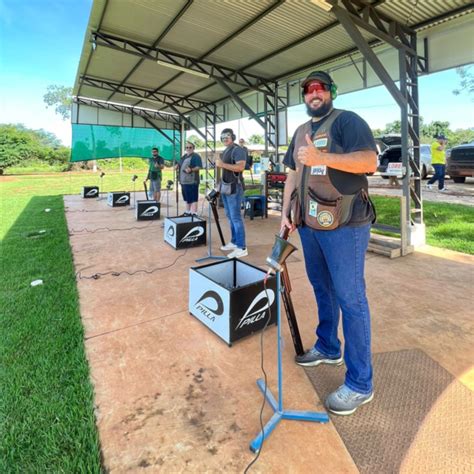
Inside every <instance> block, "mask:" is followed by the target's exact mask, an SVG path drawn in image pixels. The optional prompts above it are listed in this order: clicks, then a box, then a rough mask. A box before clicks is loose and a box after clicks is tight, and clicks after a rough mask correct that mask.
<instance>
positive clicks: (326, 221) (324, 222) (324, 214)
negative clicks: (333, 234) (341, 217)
mask: <svg viewBox="0 0 474 474" xmlns="http://www.w3.org/2000/svg"><path fill="white" fill-rule="evenodd" d="M316 219H317V220H318V222H319V225H320V226H321V227H330V226H331V225H332V223H333V222H334V216H333V215H332V214H331V213H330V212H329V211H321V212H320V213H319V214H318V216H317V217H316Z"/></svg>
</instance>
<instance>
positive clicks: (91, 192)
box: [81, 186, 99, 199]
mask: <svg viewBox="0 0 474 474" xmlns="http://www.w3.org/2000/svg"><path fill="white" fill-rule="evenodd" d="M81 196H82V197H83V198H84V199H90V198H96V197H99V186H83V187H82V193H81Z"/></svg>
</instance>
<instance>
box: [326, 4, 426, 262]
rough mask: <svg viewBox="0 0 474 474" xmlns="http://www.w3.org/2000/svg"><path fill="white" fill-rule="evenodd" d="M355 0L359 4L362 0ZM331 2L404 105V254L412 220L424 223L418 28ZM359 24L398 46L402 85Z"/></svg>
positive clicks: (384, 80) (357, 42)
mask: <svg viewBox="0 0 474 474" xmlns="http://www.w3.org/2000/svg"><path fill="white" fill-rule="evenodd" d="M353 1H354V3H355V4H358V5H359V4H360V1H359V0H353ZM329 2H330V3H331V4H333V8H332V10H331V11H332V13H334V15H335V16H336V18H337V19H338V20H339V22H340V24H341V25H342V27H343V28H344V29H345V30H346V32H347V34H348V35H349V36H350V37H351V39H352V40H353V41H354V43H355V44H356V46H357V47H358V48H359V50H360V51H361V53H362V54H363V56H364V59H366V60H367V62H368V63H369V65H370V66H371V67H372V69H373V70H374V72H375V73H376V74H377V76H378V77H379V79H380V80H381V81H382V83H383V84H384V85H385V87H386V88H387V89H388V91H389V92H390V94H391V95H392V97H393V98H394V99H395V101H396V102H397V104H398V105H399V107H400V117H401V135H402V144H401V145H402V162H403V167H404V169H405V170H406V173H405V177H404V179H403V196H404V198H405V199H404V202H405V203H406V204H405V206H406V209H404V212H403V213H402V214H403V215H405V216H406V219H403V222H400V228H401V246H402V248H401V254H402V255H404V254H405V253H406V249H407V248H408V246H409V245H411V244H413V243H414V242H413V240H414V239H412V235H411V234H410V231H411V226H412V224H413V223H415V224H421V225H422V224H423V212H422V200H421V170H420V137H419V107H418V80H417V74H418V72H417V68H418V67H423V64H422V63H421V61H420V58H419V57H418V56H417V52H416V32H415V31H414V30H411V29H409V28H407V27H405V26H404V25H400V24H399V23H397V22H395V21H393V20H390V24H389V27H388V28H386V27H385V25H384V24H383V22H384V21H385V22H387V21H388V20H387V18H385V17H380V18H379V17H378V16H377V12H376V11H375V10H374V9H372V10H371V11H370V18H371V20H372V22H373V23H374V25H369V24H368V20H364V19H363V18H361V17H358V16H356V13H355V10H354V8H349V7H350V3H351V2H350V1H349V0H344V5H345V6H346V8H349V10H350V11H347V10H345V9H343V8H341V7H340V6H338V5H336V4H335V2H333V1H332V0H329ZM356 24H357V25H358V26H360V27H363V28H364V29H366V30H368V31H370V32H371V33H374V34H376V35H377V36H379V38H381V39H382V40H384V41H386V42H388V43H389V44H390V45H392V46H394V47H395V48H397V50H398V57H399V77H400V88H398V87H397V85H396V84H395V82H394V81H393V79H392V78H391V76H390V74H389V73H388V71H387V70H386V69H385V67H384V66H383V64H382V63H381V62H380V60H379V59H378V58H377V56H376V55H375V53H374V52H373V50H372V48H371V47H370V45H369V44H368V42H367V41H366V40H365V39H364V37H363V36H362V34H361V33H360V31H359V30H358V28H357V27H356V26H355V25H356ZM388 36H390V38H388ZM410 197H411V199H410ZM412 203H413V208H412ZM421 225H420V226H419V227H420V229H419V232H423V230H422V229H421V228H422V226H421ZM416 240H417V241H418V242H419V241H423V240H424V235H423V236H422V237H421V238H420V236H418V237H417V238H416Z"/></svg>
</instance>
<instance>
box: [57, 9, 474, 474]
mask: <svg viewBox="0 0 474 474" xmlns="http://www.w3.org/2000/svg"><path fill="white" fill-rule="evenodd" d="M473 10H474V9H473V7H472V4H471V3H470V2H467V1H461V0H446V1H443V2H433V1H428V0H420V1H418V2H400V1H396V0H375V1H365V0H341V1H337V0H312V1H291V0H287V1H284V0H265V1H255V2H244V1H239V0H234V1H228V2H216V1H213V0H194V1H193V0H157V1H154V2H141V1H134V0H129V1H126V0H95V1H94V3H93V7H92V12H91V16H90V20H89V25H88V29H87V32H86V35H85V41H84V46H83V50H82V55H81V58H80V63H79V67H78V73H77V79H76V83H75V88H74V94H75V98H74V104H73V111H72V127H73V144H72V150H73V151H72V160H73V161H83V160H100V159H101V158H108V157H111V156H134V157H136V156H138V157H143V158H149V157H150V150H151V147H152V146H157V147H158V148H159V149H160V154H161V155H162V156H163V157H164V158H165V159H166V160H167V161H169V162H171V163H173V164H174V163H175V162H176V160H178V159H179V157H180V156H182V155H183V154H184V142H185V139H186V137H187V136H188V135H189V134H190V133H193V134H197V135H198V136H200V137H201V138H202V139H203V140H204V142H205V150H204V153H202V159H203V168H204V171H203V175H204V176H203V178H204V179H203V182H204V183H205V186H206V189H205V196H206V197H207V199H205V196H203V195H201V196H200V202H202V203H203V206H202V209H204V208H205V206H206V211H207V212H204V214H207V215H202V214H203V212H201V216H200V217H199V218H197V219H196V222H198V223H199V226H200V227H199V228H200V229H201V230H198V231H192V232H195V233H194V234H192V235H191V237H193V241H192V242H187V243H186V242H185V241H184V240H185V239H186V235H187V236H188V237H189V236H190V234H189V232H191V229H186V232H185V233H184V234H182V235H183V236H184V237H183V236H181V234H179V238H178V237H177V236H178V229H179V228H180V225H185V226H189V225H191V226H194V224H196V222H195V221H194V220H193V219H192V218H181V217H178V216H180V208H181V210H182V209H183V204H184V203H183V201H181V199H180V196H179V191H178V186H177V184H176V185H175V189H174V190H173V191H172V190H171V188H172V185H173V182H171V186H170V185H168V187H167V189H165V190H164V193H162V194H163V196H162V198H161V214H162V217H164V216H163V214H164V208H166V219H165V227H164V228H163V227H161V226H160V224H161V222H149V223H145V224H144V226H143V227H139V228H133V229H131V230H129V231H128V232H120V233H119V234H120V235H119V236H118V237H116V236H117V235H118V234H115V236H113V237H114V239H113V251H111V249H110V247H111V236H110V235H112V234H109V236H108V237H107V236H104V234H100V233H97V234H93V236H88V237H84V236H83V235H74V234H73V235H71V246H72V250H73V254H74V260H75V265H76V267H77V270H78V271H80V275H81V278H80V279H79V280H78V289H79V294H80V300H81V313H82V317H83V322H84V327H85V336H86V342H85V345H86V349H87V354H88V358H89V363H90V367H91V376H92V382H93V385H94V394H95V403H96V406H97V424H98V428H99V435H100V441H101V447H102V453H103V461H104V467H105V468H106V469H107V470H110V471H111V472H114V471H115V472H122V471H126V470H139V469H141V468H145V467H146V468H150V469H151V470H152V472H224V471H225V472H243V470H244V469H245V467H246V466H247V465H248V464H249V463H250V462H251V461H252V459H253V457H254V456H255V454H254V453H256V452H260V457H259V459H258V461H257V463H256V464H255V466H254V467H252V470H255V472H309V471H313V470H318V471H319V470H320V471H321V472H357V471H360V472H396V471H403V472H413V471H417V472H435V471H437V470H438V471H439V470H440V469H441V468H440V466H445V467H446V466H453V469H454V470H455V471H459V472H460V471H462V469H464V468H466V467H467V466H468V465H469V463H471V462H472V459H469V458H470V455H472V446H469V440H468V439H466V438H468V437H466V436H464V435H462V433H468V432H469V431H470V430H472V422H473V421H472V411H471V415H470V417H469V416H467V413H468V412H469V407H471V408H472V392H471V391H470V390H469V389H468V388H467V386H468V378H469V375H466V374H467V373H468V369H469V367H470V365H471V364H472V355H473V352H472V347H471V345H470V344H469V341H468V339H467V338H465V337H464V334H465V333H468V332H469V331H470V330H471V329H472V322H470V321H471V317H470V315H469V309H468V308H469V305H468V304H466V302H467V297H466V295H468V294H469V293H470V291H472V288H471V289H469V286H470V285H469V281H471V282H472V267H470V268H471V270H470V269H469V262H468V261H467V260H466V259H463V257H460V256H456V255H454V254H455V253H454V252H451V253H449V252H447V251H446V252H441V251H437V250H436V249H433V248H428V249H427V248H426V247H424V244H425V228H424V223H423V204H422V195H421V194H422V189H421V173H420V139H419V125H420V124H419V120H420V110H419V104H418V98H419V85H418V77H419V76H420V75H424V74H430V73H433V72H436V71H441V70H444V69H448V68H452V67H455V66H458V65H463V64H467V63H470V62H472V59H473V58H472V42H470V40H469V38H472V37H474V31H473V19H474V13H473ZM313 70H324V71H327V72H328V73H329V74H331V77H332V78H333V79H334V82H335V83H336V84H337V88H338V93H339V95H342V94H345V93H349V92H354V91H358V90H362V89H368V88H372V87H375V86H379V85H383V86H385V87H386V88H387V90H388V91H389V92H390V94H391V96H392V97H393V99H394V101H395V102H396V103H397V104H398V106H399V107H400V120H401V127H402V130H401V131H402V133H401V136H402V161H403V168H404V169H405V170H406V172H405V173H404V175H403V177H402V180H403V185H402V189H401V191H400V195H399V200H400V226H399V227H398V228H391V229H389V230H391V231H394V232H396V233H398V235H399V238H396V239H382V238H380V237H377V236H376V235H373V236H372V239H371V243H370V249H371V250H372V251H373V252H369V253H368V254H367V259H366V260H367V261H366V267H367V268H366V279H367V288H368V297H369V302H370V305H371V313H372V331H373V352H374V373H375V384H376V389H375V393H376V397H375V398H374V401H373V402H372V403H371V404H370V405H367V407H364V408H363V409H361V410H360V411H358V412H357V414H355V415H354V416H353V417H332V418H331V419H330V418H329V416H328V415H327V413H326V410H325V408H324V406H323V403H322V401H323V400H324V398H325V397H326V396H327V394H328V393H330V392H331V391H333V390H334V389H335V388H337V386H338V384H339V382H341V383H342V380H343V378H344V369H343V368H342V367H341V368H334V367H332V368H331V367H329V368H327V367H317V368H308V369H303V368H302V367H299V366H296V365H295V364H294V356H295V353H296V354H298V353H301V352H302V351H303V348H308V347H310V345H311V344H313V342H314V324H315V321H316V317H317V313H316V311H317V310H316V304H315V301H314V296H313V291H312V287H311V285H310V284H309V281H308V279H307V277H306V273H305V266H304V259H303V252H302V246H301V243H300V241H299V237H298V235H297V233H296V232H295V233H294V234H292V236H291V244H289V243H288V240H287V238H288V236H287V235H276V234H279V231H280V211H281V198H282V194H281V193H282V191H283V189H284V183H285V170H284V166H283V157H284V150H283V149H282V147H284V146H285V147H286V146H287V145H288V143H287V140H288V126H287V110H288V108H289V107H291V106H294V105H298V104H300V103H302V95H301V86H300V85H301V82H302V81H303V80H304V78H305V77H307V75H308V73H309V72H311V71H313ZM335 106H336V107H337V100H336V102H335ZM246 117H247V118H249V119H252V120H254V121H255V122H256V123H258V124H259V125H260V126H261V128H262V132H263V134H264V137H265V151H264V155H265V156H266V157H267V158H268V160H271V161H272V163H274V165H275V166H274V169H273V171H272V172H271V173H268V174H267V175H265V177H264V178H263V181H262V186H264V187H265V188H266V190H265V192H264V195H266V196H268V195H270V196H271V199H270V200H268V199H265V201H264V207H265V210H264V212H262V209H261V208H260V211H261V212H260V213H259V214H256V215H257V216H258V217H257V218H255V219H252V220H249V219H245V225H246V232H247V242H248V248H249V256H248V257H247V258H246V259H245V261H239V260H226V257H225V255H224V254H222V253H221V252H220V251H219V250H218V248H219V247H220V245H221V244H224V243H225V241H226V239H225V238H224V236H223V233H226V234H227V235H228V233H229V232H228V226H227V222H226V221H225V216H224V213H223V212H222V211H221V210H220V209H219V207H218V205H217V197H216V196H215V195H213V190H214V188H215V184H216V183H215V181H216V176H215V167H214V163H215V160H216V143H217V139H218V137H217V132H216V127H217V126H218V125H220V124H223V123H226V122H229V121H232V120H236V119H241V118H246ZM173 169H174V167H173ZM102 178H103V180H102V181H105V180H106V178H107V177H105V178H104V177H102ZM99 188H100V194H103V193H104V192H105V190H104V183H103V182H101V183H100V185H99ZM107 191H108V192H109V199H112V201H110V203H111V205H112V206H116V205H117V204H118V203H119V201H120V200H121V199H125V198H123V196H126V195H127V196H128V200H127V202H126V203H124V204H123V205H124V206H125V205H127V206H129V205H130V204H131V202H130V194H129V193H128V194H123V195H122V197H118V198H117V199H116V198H115V195H116V194H117V192H118V191H120V190H112V189H108V190H107ZM262 191H263V189H262ZM88 192H89V190H86V189H85V190H84V192H83V193H84V195H83V197H88V196H87V193H88ZM170 192H174V193H175V196H174V197H173V195H172V196H171V199H170V196H169V194H170ZM134 194H135V193H133V196H132V197H133V199H132V200H133V202H135V197H134ZM146 194H147V193H146V192H145V199H146V200H148V199H149V196H146ZM94 197H96V196H94ZM65 199H66V203H65V204H66V206H67V208H68V209H70V210H81V209H82V210H86V211H94V213H85V212H84V213H82V212H77V213H70V214H67V218H68V225H69V227H70V228H79V227H80V226H81V225H82V226H83V225H84V224H86V223H87V225H88V226H90V225H96V226H97V227H100V226H103V225H104V222H105V223H107V226H108V227H110V228H112V227H114V228H117V227H119V226H122V227H127V226H128V227H130V223H131V222H132V221H133V222H134V223H135V224H137V223H136V222H135V218H137V219H138V217H135V216H136V215H137V216H138V214H136V212H138V211H135V213H134V212H132V211H130V212H126V210H125V209H124V208H123V207H122V208H117V209H115V207H113V208H112V207H111V208H109V207H107V205H106V203H105V202H101V201H100V200H97V199H87V200H85V199H82V198H80V197H79V196H70V197H66V198H65ZM114 203H115V204H114ZM137 203H138V204H139V203H140V201H138V202H137ZM145 204H146V205H148V204H149V203H148V202H145ZM252 205H253V203H252ZM200 207H201V206H200ZM137 209H138V208H137ZM105 210H107V212H95V211H105ZM262 214H264V216H262ZM158 216H159V214H158ZM219 216H220V224H221V225H219ZM261 217H267V218H263V219H262V218H261ZM180 219H187V221H186V222H182V221H181V220H180ZM188 221H189V222H188ZM206 224H207V228H206ZM215 230H217V233H216V232H214V231H215ZM179 232H181V231H179ZM168 233H169V234H170V235H169V236H168V237H167V235H168ZM171 234H173V238H171ZM198 234H199V235H198ZM194 238H196V239H194ZM197 238H202V239H203V240H199V241H198V240H197ZM206 238H207V241H206ZM177 239H178V240H177ZM183 239H184V240H183ZM227 240H228V239H227ZM206 243H207V253H205V249H206V247H204V245H205V244H206ZM418 250H419V251H418ZM387 255H388V256H391V257H394V256H400V257H403V258H397V259H389V258H387ZM207 259H216V260H222V261H217V262H213V263H209V262H205V263H204V264H203V265H202V266H200V265H197V266H196V262H200V261H202V260H207ZM269 266H270V268H272V269H273V274H274V275H273V276H272V277H271V278H269V279H268V286H267V285H266V283H264V282H266V277H265V274H266V272H267V269H268V267H269ZM216 269H217V270H216ZM113 272H115V273H113ZM121 272H122V273H121ZM427 275H429V276H430V277H429V278H427ZM430 278H432V279H430ZM290 279H291V282H290ZM381 281H383V285H381V284H380V282H381ZM454 281H456V282H458V283H457V284H454V283H453V282H454ZM422 282H423V284H422ZM440 289H444V290H446V291H447V292H446V293H445V294H444V295H443V296H441V295H440V296H439V297H438V298H439V299H437V300H436V303H433V300H432V298H433V293H436V292H439V290H440ZM447 289H449V291H448V290H447ZM290 292H291V295H290ZM239 295H241V296H239ZM242 295H243V296H242ZM272 298H273V299H272ZM280 298H281V301H282V303H283V304H282V305H281V308H280ZM257 300H258V301H257ZM224 301H226V303H224ZM257 303H258V304H260V306H258V305H257ZM231 305H232V308H234V309H232V310H229V308H230V307H231ZM224 310H225V311H224ZM190 313H191V314H190ZM236 315H237V316H238V317H237V316H236ZM239 315H240V316H239ZM280 315H281V319H280ZM471 316H472V315H471ZM263 318H266V319H268V321H270V320H271V323H270V324H269V325H267V326H268V327H267V329H266V330H265V333H264V336H263V339H264V343H263V348H262V346H261V343H260V336H259V334H260V329H261V326H262V321H263V320H264V319H263ZM244 322H245V334H244V335H245V337H243V335H242V336H241V335H239V334H237V333H236V332H235V330H236V329H237V328H240V327H241V326H242V325H243V323H244ZM273 322H276V324H273ZM214 323H215V324H216V325H215V326H213V324H214ZM252 323H255V324H256V326H255V330H254V328H252V327H251V324H252ZM217 324H218V326H217ZM469 328H471V329H469ZM302 340H303V341H304V343H303V342H302ZM234 341H235V343H234ZM229 345H232V347H229ZM275 349H276V350H275ZM262 350H263V353H264V364H265V370H266V373H267V375H266V383H265V382H264V381H263V379H262V378H261V377H262V375H261V371H260V365H261V362H260V361H261V359H260V358H261V353H262ZM470 377H471V383H472V375H470ZM257 379H259V381H258V386H257V385H256V383H255V381H256V380H257ZM283 389H284V390H285V398H284V400H283ZM262 392H264V394H265V396H266V398H267V404H266V407H265V409H264V410H263V414H262V422H263V425H264V426H265V431H264V434H263V435H262V432H261V424H260V420H259V414H260V409H261V406H262V401H263V394H262ZM272 394H273V395H272ZM287 407H290V408H291V410H287V409H286V408H287ZM448 414H449V417H448ZM447 418H449V419H447ZM269 420H270V421H269ZM289 420H291V421H289ZM469 420H471V421H469ZM280 421H281V423H280ZM307 421H312V422H310V423H308V422H307ZM267 422H269V423H268V424H267ZM440 426H442V427H444V429H445V430H446V431H445V432H444V431H443V432H442V433H440V431H439V429H438V428H439V427H440ZM274 428H275V429H274ZM273 429H274V431H273V432H272V430H273ZM464 430H465V431H464ZM270 434H271V435H270ZM262 443H263V445H262ZM249 447H250V449H249ZM315 463H317V468H315V467H314V464H315ZM471 468H472V464H471Z"/></svg>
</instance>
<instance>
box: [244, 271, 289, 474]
mask: <svg viewBox="0 0 474 474" xmlns="http://www.w3.org/2000/svg"><path fill="white" fill-rule="evenodd" d="M263 289H264V290H265V296H266V297H267V301H268V302H269V304H268V319H267V321H266V322H265V326H263V328H262V331H261V333H260V368H261V369H262V373H263V380H264V382H265V390H264V392H263V401H262V407H261V408H260V415H259V419H260V433H261V434H262V444H261V445H260V449H259V450H258V452H257V454H256V456H255V457H254V458H253V459H252V461H250V463H249V464H248V465H247V467H246V468H245V470H244V474H247V473H248V471H249V469H250V468H251V467H252V466H253V465H254V464H255V463H256V462H257V460H258V458H259V456H260V453H261V452H262V449H263V442H264V441H265V440H264V438H263V433H264V430H265V428H264V426H263V409H264V408H265V403H266V401H267V373H266V372H265V368H264V366H263V333H264V332H265V329H267V327H268V324H269V323H270V321H271V319H272V309H271V305H270V299H269V298H268V291H267V277H266V276H265V278H264V280H263ZM279 297H280V295H277V298H279ZM277 304H278V303H277ZM277 324H278V322H277ZM278 396H279V394H278Z"/></svg>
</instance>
